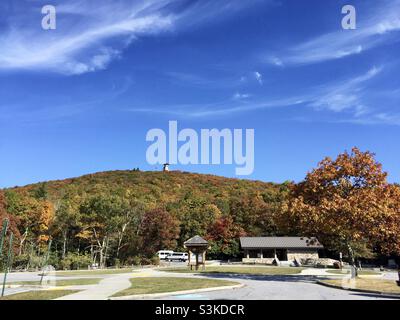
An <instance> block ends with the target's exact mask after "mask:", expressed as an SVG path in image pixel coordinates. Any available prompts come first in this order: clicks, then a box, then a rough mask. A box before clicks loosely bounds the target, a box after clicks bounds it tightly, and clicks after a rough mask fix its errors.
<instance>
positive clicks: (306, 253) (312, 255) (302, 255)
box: [287, 249, 319, 263]
mask: <svg viewBox="0 0 400 320" xmlns="http://www.w3.org/2000/svg"><path fill="white" fill-rule="evenodd" d="M296 258H297V260H299V261H300V262H301V263H303V262H304V261H305V260H307V259H318V258H319V255H318V250H309V249H308V250H307V249H288V251H287V259H288V261H293V260H295V259H296Z"/></svg>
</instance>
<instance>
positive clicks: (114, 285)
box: [56, 273, 134, 300]
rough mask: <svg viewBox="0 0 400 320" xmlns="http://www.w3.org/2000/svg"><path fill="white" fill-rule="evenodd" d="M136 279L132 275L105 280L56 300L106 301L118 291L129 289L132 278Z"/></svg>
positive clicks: (120, 275) (121, 275)
mask: <svg viewBox="0 0 400 320" xmlns="http://www.w3.org/2000/svg"><path fill="white" fill-rule="evenodd" d="M132 277H134V275H132V274H131V273H128V274H119V275H115V276H111V277H107V278H104V279H103V280H101V281H100V282H99V284H97V285H93V286H91V287H90V288H88V289H86V290H83V291H80V292H77V293H73V294H69V295H67V296H63V297H60V298H58V299H56V300H106V299H107V298H108V297H109V296H112V295H113V294H114V293H117V292H118V291H121V290H124V289H127V288H129V287H130V286H131V282H130V281H129V279H130V278H132Z"/></svg>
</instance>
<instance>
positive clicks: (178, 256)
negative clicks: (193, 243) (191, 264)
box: [167, 252, 189, 262]
mask: <svg viewBox="0 0 400 320" xmlns="http://www.w3.org/2000/svg"><path fill="white" fill-rule="evenodd" d="M188 260H189V255H188V254H187V253H186V252H174V253H172V254H170V255H168V256H167V261H183V262H185V261H188Z"/></svg>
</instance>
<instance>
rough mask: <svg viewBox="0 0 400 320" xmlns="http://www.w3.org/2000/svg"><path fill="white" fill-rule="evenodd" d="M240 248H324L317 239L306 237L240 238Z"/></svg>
mask: <svg viewBox="0 0 400 320" xmlns="http://www.w3.org/2000/svg"><path fill="white" fill-rule="evenodd" d="M240 246H241V247H242V248H243V249H262V248H267V249H284V248H292V249H293V248H296V249H304V248H314V249H322V248H323V247H324V246H323V245H322V244H320V243H319V241H318V240H317V238H307V237H241V238H240Z"/></svg>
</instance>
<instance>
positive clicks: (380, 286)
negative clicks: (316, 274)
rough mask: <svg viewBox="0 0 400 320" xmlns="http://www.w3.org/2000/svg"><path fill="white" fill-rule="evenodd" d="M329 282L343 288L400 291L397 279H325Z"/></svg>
mask: <svg viewBox="0 0 400 320" xmlns="http://www.w3.org/2000/svg"><path fill="white" fill-rule="evenodd" d="M323 282H326V283H328V284H332V285H335V286H338V287H341V288H353V289H363V290H373V291H379V292H384V293H399V294H400V287H399V286H398V285H397V283H396V282H395V281H391V280H381V279H366V278H356V279H355V280H354V286H353V282H352V281H350V280H348V281H342V280H340V279H335V280H324V281H323Z"/></svg>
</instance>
